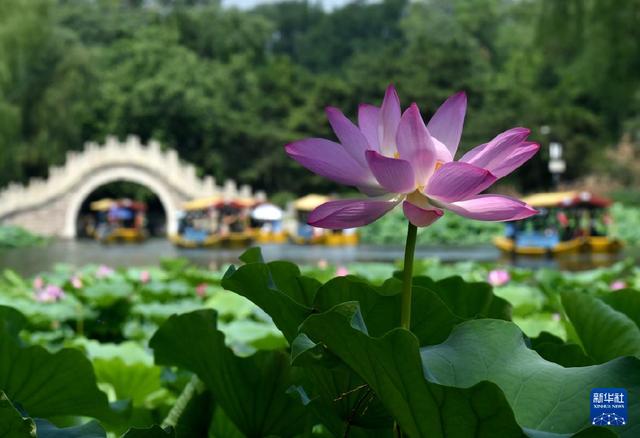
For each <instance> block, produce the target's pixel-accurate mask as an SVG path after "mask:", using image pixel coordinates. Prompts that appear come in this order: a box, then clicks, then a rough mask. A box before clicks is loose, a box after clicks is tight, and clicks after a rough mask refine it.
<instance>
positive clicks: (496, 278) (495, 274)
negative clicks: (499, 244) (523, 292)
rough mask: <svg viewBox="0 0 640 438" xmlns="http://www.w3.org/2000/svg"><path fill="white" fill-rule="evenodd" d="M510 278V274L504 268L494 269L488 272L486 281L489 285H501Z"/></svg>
mask: <svg viewBox="0 0 640 438" xmlns="http://www.w3.org/2000/svg"><path fill="white" fill-rule="evenodd" d="M510 280H511V275H509V273H508V272H507V271H505V270H504V269H494V270H492V271H490V272H489V275H488V276H487V282H488V283H489V284H490V285H491V286H502V285H504V284H507V283H509V281H510Z"/></svg>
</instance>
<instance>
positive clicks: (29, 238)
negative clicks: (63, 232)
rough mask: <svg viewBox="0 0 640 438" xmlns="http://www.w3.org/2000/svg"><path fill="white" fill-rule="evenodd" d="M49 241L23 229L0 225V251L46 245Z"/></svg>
mask: <svg viewBox="0 0 640 438" xmlns="http://www.w3.org/2000/svg"><path fill="white" fill-rule="evenodd" d="M47 241H48V239H47V238H45V237H42V236H38V235H36V234H33V233H30V232H29V231H27V230H25V229H24V228H21V227H16V226H11V225H0V249H2V248H23V247H28V246H39V245H45V244H46V243H47Z"/></svg>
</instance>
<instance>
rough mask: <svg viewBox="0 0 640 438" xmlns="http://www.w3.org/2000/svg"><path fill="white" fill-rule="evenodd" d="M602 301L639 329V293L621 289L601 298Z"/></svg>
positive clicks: (633, 290)
mask: <svg viewBox="0 0 640 438" xmlns="http://www.w3.org/2000/svg"><path fill="white" fill-rule="evenodd" d="M602 301H604V302H605V303H607V304H608V305H610V306H611V307H613V308H614V309H615V310H617V311H618V312H622V313H624V314H625V315H627V316H628V317H629V318H631V319H632V320H633V322H635V323H636V325H637V326H638V327H640V291H638V290H635V289H623V290H619V291H616V292H613V293H610V294H608V295H606V296H604V297H602Z"/></svg>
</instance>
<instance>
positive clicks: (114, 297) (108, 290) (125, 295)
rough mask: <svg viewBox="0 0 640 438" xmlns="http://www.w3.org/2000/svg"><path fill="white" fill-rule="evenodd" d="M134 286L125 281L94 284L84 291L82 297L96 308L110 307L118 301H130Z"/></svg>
mask: <svg viewBox="0 0 640 438" xmlns="http://www.w3.org/2000/svg"><path fill="white" fill-rule="evenodd" d="M132 295H133V285H132V284H131V283H129V282H127V281H124V280H113V281H104V282H99V283H94V284H92V285H89V286H87V287H85V288H84V289H83V290H82V296H83V297H84V298H85V299H86V300H87V301H88V302H90V303H91V304H92V305H93V306H96V307H109V306H111V305H113V304H114V303H115V302H116V301H119V300H127V299H130V298H131V296H132Z"/></svg>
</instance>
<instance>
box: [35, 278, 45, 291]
mask: <svg viewBox="0 0 640 438" xmlns="http://www.w3.org/2000/svg"><path fill="white" fill-rule="evenodd" d="M43 287H44V280H43V279H42V277H40V276H37V277H36V278H34V279H33V288H34V289H42V288H43Z"/></svg>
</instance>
